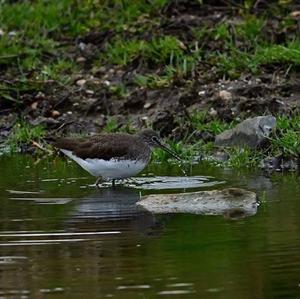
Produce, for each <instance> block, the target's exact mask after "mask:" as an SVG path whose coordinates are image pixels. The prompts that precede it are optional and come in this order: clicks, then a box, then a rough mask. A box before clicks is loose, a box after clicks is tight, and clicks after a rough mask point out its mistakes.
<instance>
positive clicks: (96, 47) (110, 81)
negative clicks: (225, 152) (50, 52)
mask: <svg viewBox="0 0 300 299" xmlns="http://www.w3.org/2000/svg"><path fill="white" fill-rule="evenodd" d="M228 2H229V1H228ZM256 2H257V5H256V7H255V8H254V9H253V11H251V13H252V14H254V15H258V16H259V15H261V14H263V12H264V10H265V8H266V2H267V1H256ZM268 2H269V1H268ZM298 8H300V6H299V5H298V6H297V4H294V5H292V6H289V7H288V8H287V9H286V11H285V15H287V14H290V13H292V12H295V11H298ZM159 14H160V16H161V19H160V22H159V23H157V25H156V26H154V28H153V27H152V30H153V31H154V32H155V34H158V35H166V34H168V35H172V36H175V37H177V38H178V39H179V40H180V41H182V43H183V44H184V47H186V48H187V50H186V51H188V47H189V44H192V43H194V41H195V37H194V36H193V34H192V30H193V28H195V27H196V26H197V27H201V26H206V28H208V30H210V29H211V30H213V29H214V27H215V26H216V24H219V23H220V22H227V23H228V22H229V23H232V24H234V23H236V22H239V21H240V19H241V14H240V10H239V5H238V4H237V5H236V6H232V5H230V4H228V3H227V1H209V4H204V5H201V6H199V4H198V2H197V1H170V2H169V4H168V5H166V6H165V7H164V8H163V9H162V10H161V11H160V12H159ZM281 18H282V17H281V16H278V17H277V18H275V17H274V15H272V14H270V17H269V18H268V19H267V23H266V25H265V26H264V31H265V35H266V36H268V38H270V39H272V40H276V41H278V43H281V40H282V43H284V40H286V39H287V38H291V37H293V36H297V34H298V29H299V28H298V27H299V26H298V23H297V22H298V21H297V22H296V23H295V26H294V27H292V28H289V30H284V29H279V27H278V23H279V22H280V20H281ZM114 34H115V33H114V31H110V30H104V31H101V30H99V31H91V32H88V33H86V34H84V35H82V36H79V37H77V38H74V39H67V40H65V41H63V40H61V41H60V42H61V43H62V44H63V43H67V44H68V47H67V49H68V52H67V54H66V55H67V56H68V57H71V58H72V59H73V60H74V61H76V63H77V64H78V65H79V72H77V73H71V74H69V75H70V84H68V85H64V86H62V85H61V84H60V83H59V82H58V81H56V80H45V81H39V80H35V79H34V78H32V77H31V74H30V72H28V73H26V74H25V75H26V79H27V80H28V81H27V82H26V88H23V87H24V84H23V83H22V80H21V79H20V78H19V77H18V76H15V73H14V72H11V74H12V76H11V77H7V74H8V72H7V69H9V68H12V67H14V65H15V63H16V61H15V60H14V59H10V63H7V61H6V63H3V64H2V70H1V71H0V78H1V80H2V81H3V82H6V83H7V84H8V85H11V86H14V87H15V88H16V89H14V90H13V91H11V92H10V93H9V95H10V96H11V97H13V98H15V97H16V94H17V93H18V96H19V99H20V100H21V101H20V102H18V103H16V102H15V101H9V100H5V99H4V98H2V99H1V101H0V115H1V118H0V135H1V138H2V139H5V138H6V137H7V136H8V135H9V133H10V130H11V128H12V126H13V124H14V123H15V121H16V120H17V119H19V118H20V117H23V118H24V119H26V120H27V121H28V122H29V123H31V124H33V125H37V124H42V125H44V126H45V127H46V128H47V130H49V131H51V130H55V129H56V128H58V127H59V126H61V125H62V124H63V123H65V122H69V121H73V122H74V123H73V124H72V125H70V126H67V127H66V129H65V132H64V133H65V134H70V133H74V132H83V133H95V132H101V131H102V130H103V129H104V128H107V126H108V123H109V122H110V121H111V118H112V117H114V122H115V123H114V125H115V126H116V129H118V128H122V127H124V126H126V125H128V124H129V123H130V126H131V127H132V128H141V127H144V126H153V128H154V129H155V130H158V131H160V133H161V135H162V136H170V137H172V136H175V137H176V138H180V136H183V135H185V134H189V133H191V131H192V130H193V128H189V127H186V126H185V123H186V121H187V120H189V117H190V114H191V113H193V111H207V120H210V119H214V118H216V119H219V120H222V121H224V122H231V121H232V120H239V119H245V118H247V117H250V116H255V115H265V114H273V115H277V114H285V115H289V114H291V113H295V112H297V111H299V107H300V73H299V68H298V67H297V66H294V65H291V66H290V67H289V66H287V65H285V64H280V63H277V64H269V65H262V66H260V69H259V71H258V72H257V73H256V74H254V73H253V72H251V71H249V70H244V71H239V72H237V73H235V74H233V76H228V74H224V73H222V72H220V70H219V69H218V67H217V66H216V65H214V63H213V60H211V59H206V58H207V57H208V56H207V53H210V52H216V51H220V52H222V51H226V49H224V41H222V40H218V39H216V38H214V39H213V38H211V39H208V38H207V39H205V38H204V39H203V40H202V44H201V47H202V49H203V52H204V53H205V54H203V57H202V59H201V60H200V61H199V62H198V63H197V65H196V67H195V68H194V69H193V70H192V71H190V72H188V73H187V74H185V75H184V76H182V77H179V78H176V76H175V77H173V78H172V81H171V82H170V84H167V86H163V87H152V88H150V87H147V86H139V85H137V84H135V83H134V77H135V75H136V74H149V73H152V74H158V75H159V74H160V73H161V70H162V66H161V67H160V66H155V67H154V68H151V65H146V64H144V63H143V62H142V57H141V58H140V57H137V58H136V59H134V60H133V61H132V62H131V63H129V64H127V65H125V66H119V65H112V64H106V65H102V66H97V67H95V65H94V59H95V55H96V53H98V52H99V51H100V52H101V51H105V49H106V44H107V43H108V42H109V41H110V39H111V38H112V37H113V36H114ZM128 34H129V33H128ZM151 34H152V32H143V33H141V34H140V35H138V38H143V39H146V40H147V39H148V38H149V37H150V36H151ZM243 46H245V45H242V46H241V48H243ZM45 55H46V54H45ZM1 61H2V60H1ZM1 61H0V62H1ZM4 76H5V77H4ZM119 86H125V87H126V92H122V91H120V90H119V89H118V88H119Z"/></svg>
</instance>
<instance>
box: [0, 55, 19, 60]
mask: <svg viewBox="0 0 300 299" xmlns="http://www.w3.org/2000/svg"><path fill="white" fill-rule="evenodd" d="M19 56H20V55H17V54H14V55H3V56H0V59H9V58H16V57H19Z"/></svg>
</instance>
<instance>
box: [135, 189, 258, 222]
mask: <svg viewBox="0 0 300 299" xmlns="http://www.w3.org/2000/svg"><path fill="white" fill-rule="evenodd" d="M137 205H139V206H142V207H143V208H144V209H146V210H148V211H150V212H152V213H158V214H165V213H192V214H208V215H225V214H226V213H227V214H228V213H229V214H230V213H231V211H239V214H240V215H243V217H244V216H251V215H254V214H256V212H257V206H258V202H257V195H256V194H255V193H254V192H251V191H247V190H244V189H239V188H228V189H223V190H210V191H199V192H192V193H181V194H152V195H148V196H145V197H143V198H142V199H141V200H140V201H138V202H137Z"/></svg>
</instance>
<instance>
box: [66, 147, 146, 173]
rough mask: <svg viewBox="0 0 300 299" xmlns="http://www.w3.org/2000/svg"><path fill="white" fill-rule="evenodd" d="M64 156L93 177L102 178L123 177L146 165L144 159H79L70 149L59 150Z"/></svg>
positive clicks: (139, 170) (136, 171)
mask: <svg viewBox="0 0 300 299" xmlns="http://www.w3.org/2000/svg"><path fill="white" fill-rule="evenodd" d="M61 151H62V152H63V153H64V154H65V155H66V156H68V157H69V158H71V159H72V160H74V161H75V162H77V163H78V164H79V165H80V166H81V167H82V168H83V169H85V170H86V171H88V172H89V173H90V174H91V175H93V176H95V177H102V178H103V179H124V178H128V177H131V176H134V175H136V174H138V173H139V172H141V171H142V170H143V169H144V168H145V166H146V165H147V163H146V162H144V161H133V160H116V159H111V160H108V161H107V160H103V159H91V158H87V159H81V158H79V157H77V156H75V155H73V153H72V152H71V151H68V150H64V149H62V150H61Z"/></svg>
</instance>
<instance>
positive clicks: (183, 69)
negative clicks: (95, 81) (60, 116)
mask: <svg viewBox="0 0 300 299" xmlns="http://www.w3.org/2000/svg"><path fill="white" fill-rule="evenodd" d="M256 2H257V1H252V0H248V1H244V3H243V4H242V5H240V6H239V11H238V13H237V15H234V16H233V17H232V18H220V21H216V22H215V23H213V24H211V25H210V26H208V25H207V24H206V25H205V24H198V25H197V22H195V24H194V23H193V22H191V25H189V28H188V30H189V31H190V32H189V34H186V35H185V34H182V32H183V30H181V31H180V32H179V34H178V32H177V31H176V26H174V27H172V26H173V25H176V22H175V21H176V20H175V19H172V18H169V17H168V16H167V15H164V11H163V8H168V7H166V4H168V3H169V2H168V1H167V0H151V1H130V0H116V1H109V0H103V1H76V0H60V1H59V0H53V1H43V0H37V1H5V0H2V1H1V6H0V23H1V30H2V31H3V34H1V36H0V64H1V71H0V78H1V80H0V98H1V100H4V101H6V102H10V103H13V104H14V105H19V107H22V106H21V104H22V99H23V95H24V94H26V95H28V94H32V95H33V94H36V93H37V92H38V91H42V92H43V91H44V90H45V89H47V86H46V85H44V84H43V82H46V81H49V80H54V81H55V82H56V83H58V84H57V85H56V86H61V85H63V86H67V87H68V88H69V90H70V91H71V93H72V91H73V90H74V89H75V88H77V89H78V87H74V85H75V84H74V82H73V79H72V75H78V74H79V75H83V76H82V77H84V75H90V73H91V72H92V69H93V68H95V69H97V67H98V66H107V69H108V68H112V69H115V70H121V71H122V70H123V71H128V70H130V71H129V73H130V72H131V73H133V74H134V75H133V79H131V80H128V82H127V81H126V80H124V81H122V80H123V79H122V80H118V79H120V78H116V79H117V80H116V81H112V82H111V84H110V86H109V87H106V89H107V90H108V91H109V92H110V95H113V96H114V97H115V98H126V97H127V96H129V95H130V92H131V90H132V89H134V88H139V87H144V88H149V89H162V88H172V86H176V85H177V84H178V83H182V82H183V83H184V84H187V83H189V82H191V80H199V82H201V81H202V79H203V77H205V75H206V74H210V72H211V69H212V66H213V68H215V69H216V78H215V80H216V81H217V80H219V79H223V78H228V77H229V78H239V77H240V76H241V75H242V74H245V73H246V74H248V73H252V74H260V73H261V72H262V71H263V70H264V68H265V66H275V65H280V67H281V68H282V69H284V70H286V72H288V71H289V70H291V69H297V67H298V66H299V65H300V36H299V33H297V32H296V33H295V26H296V28H297V20H295V19H293V18H291V17H290V15H289V10H288V9H286V6H285V3H284V1H279V2H278V3H275V4H277V5H276V6H275V4H274V6H272V5H271V6H270V9H267V10H265V11H264V12H262V13H260V14H256V15H255V14H253V13H252V11H253V6H254V4H255V3H256ZM285 2H286V3H287V2H288V1H285ZM199 5H202V1H199ZM162 15H164V17H163V18H162ZM275 16H276V18H275ZM278 16H279V17H278ZM274 19H276V24H275V25H276V26H278V28H277V27H276V30H274V28H272V26H273V25H274V24H273V23H272V21H273V20H274ZM170 25H171V26H170ZM168 26H170V27H171V29H172V28H173V29H174V28H175V30H166V28H167V29H168V28H169V29H170V27H168ZM37 28H39V30H37ZM106 31H108V32H110V33H111V34H110V35H109V37H108V38H107V40H105V42H104V43H103V44H101V45H100V46H98V44H96V45H94V46H95V47H94V48H93V51H92V52H93V53H92V54H93V55H92V57H88V58H87V60H88V63H87V64H84V65H83V64H79V63H77V62H76V58H77V57H80V56H81V55H84V54H82V53H81V52H80V50H79V49H78V37H80V36H84V35H85V34H86V33H89V32H100V33H101V32H104V33H105V32H106ZM270 32H275V33H276V34H273V35H272V34H270ZM277 35H284V38H282V39H279V38H278V36H277ZM136 65H137V66H136ZM131 67H133V69H134V71H133V72H132V69H131ZM100 79H101V80H102V79H105V78H100ZM184 84H182V85H180V86H186V85H184ZM201 84H202V83H201ZM93 88H94V87H91V89H93ZM98 88H99V87H98ZM95 89H96V87H95ZM55 92H56V90H55ZM299 123H300V119H299V116H294V117H292V118H288V117H279V118H278V128H277V131H276V133H275V134H274V135H273V136H271V137H270V146H269V147H268V149H267V150H266V152H257V151H253V150H249V149H244V150H236V149H232V150H228V151H227V153H228V155H229V157H230V158H229V160H228V162H227V163H228V165H230V166H232V167H239V166H241V165H248V166H249V167H252V166H253V165H257V163H258V161H259V160H260V159H261V158H262V157H263V156H264V155H279V154H283V155H287V156H288V155H292V156H299V140H300V138H299V130H300V129H299V125H298V124H299ZM183 125H185V124H183ZM187 125H188V126H189V127H190V128H191V132H192V131H199V132H208V133H211V134H213V135H216V134H219V133H221V132H223V131H224V130H226V129H229V128H231V127H233V126H234V125H235V123H224V122H221V121H220V120H218V119H210V118H209V117H208V115H207V113H205V112H201V113H199V112H193V113H191V115H190V119H189V120H188V121H187ZM104 130H105V131H106V132H117V131H123V132H133V129H132V127H131V123H130V120H128V122H127V123H126V124H125V125H123V126H121V127H120V126H119V123H118V121H117V119H116V118H114V117H109V118H108V120H107V123H106V126H105V128H104ZM44 133H45V131H44V129H43V128H42V127H32V126H30V125H29V124H28V123H25V122H22V121H21V122H19V123H18V124H16V125H15V127H14V128H13V131H12V134H11V137H10V138H9V143H10V145H11V146H12V147H14V148H17V147H18V146H19V145H20V144H23V143H30V141H31V140H37V141H40V140H41V139H42V137H43V135H44ZM168 143H169V145H170V146H171V147H172V149H173V150H174V151H176V152H177V153H178V154H179V155H181V156H183V157H185V158H186V159H187V160H192V159H193V157H195V156H200V155H202V154H205V155H211V154H212V153H213V151H214V148H213V143H211V142H209V143H204V142H203V141H201V140H200V141H199V140H196V139H195V138H194V137H193V135H192V133H191V134H190V135H189V136H187V138H186V139H185V140H182V141H180V142H176V143H175V142H174V141H172V140H169V141H168ZM154 155H155V158H156V159H157V160H160V161H164V160H165V159H167V158H168V155H166V154H165V153H164V152H161V151H156V152H155V154H154Z"/></svg>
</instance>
